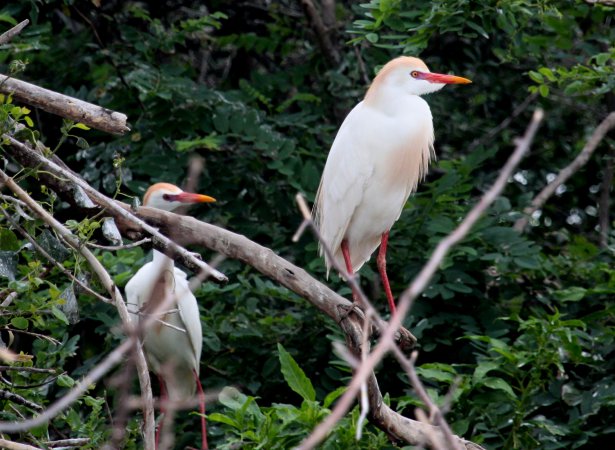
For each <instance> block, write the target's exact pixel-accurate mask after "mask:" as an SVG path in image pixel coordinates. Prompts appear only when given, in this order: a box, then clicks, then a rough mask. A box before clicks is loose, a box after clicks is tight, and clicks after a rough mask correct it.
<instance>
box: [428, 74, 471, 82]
mask: <svg viewBox="0 0 615 450" xmlns="http://www.w3.org/2000/svg"><path fill="white" fill-rule="evenodd" d="M419 78H421V79H422V80H426V81H429V82H430V83H442V84H468V83H471V82H472V80H468V79H467V78H463V77H458V76H457V75H444V74H442V73H431V72H423V73H421V74H420V76H419Z"/></svg>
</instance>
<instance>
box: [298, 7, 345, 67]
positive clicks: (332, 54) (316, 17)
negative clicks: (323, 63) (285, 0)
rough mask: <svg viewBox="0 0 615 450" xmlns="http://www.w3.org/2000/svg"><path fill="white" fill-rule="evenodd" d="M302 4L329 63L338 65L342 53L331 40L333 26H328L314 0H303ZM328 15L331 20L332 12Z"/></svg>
mask: <svg viewBox="0 0 615 450" xmlns="http://www.w3.org/2000/svg"><path fill="white" fill-rule="evenodd" d="M329 3H331V2H329ZM301 4H302V5H303V8H304V10H305V13H306V15H307V16H308V19H309V21H310V23H311V24H312V29H313V30H314V34H315V35H316V40H317V41H318V45H319V46H320V49H321V50H322V51H323V53H324V54H325V57H326V58H327V61H328V62H329V64H330V65H331V66H337V65H338V64H339V61H340V54H339V52H338V51H337V48H335V46H334V45H333V42H332V41H331V28H327V26H326V25H325V23H324V22H323V19H322V18H321V17H320V13H319V12H318V9H317V8H316V5H314V2H313V1H312V0H301ZM326 17H327V20H330V14H327V15H326Z"/></svg>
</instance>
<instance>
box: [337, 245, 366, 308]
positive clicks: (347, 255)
mask: <svg viewBox="0 0 615 450" xmlns="http://www.w3.org/2000/svg"><path fill="white" fill-rule="evenodd" d="M341 247H342V255H344V262H345V263H346V272H348V275H350V276H351V277H354V272H353V270H352V262H351V261H350V250H349V249H348V241H347V240H346V239H344V240H343V241H342V245H341ZM352 300H353V301H354V302H355V303H358V304H360V303H361V302H360V301H359V294H358V293H357V292H356V291H355V289H354V288H352Z"/></svg>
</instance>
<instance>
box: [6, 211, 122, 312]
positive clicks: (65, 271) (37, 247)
mask: <svg viewBox="0 0 615 450" xmlns="http://www.w3.org/2000/svg"><path fill="white" fill-rule="evenodd" d="M0 212H1V213H2V214H4V217H6V219H7V220H8V221H9V223H10V224H11V226H12V227H13V228H14V229H15V230H17V231H18V232H19V234H21V235H22V236H23V237H24V238H26V239H27V240H28V242H30V244H32V247H34V249H35V250H36V251H37V252H38V253H40V254H41V255H42V256H43V257H45V258H46V259H47V261H49V262H50V263H52V264H53V265H54V266H56V268H58V269H59V270H60V271H61V272H62V273H63V274H64V275H66V276H67V277H69V278H70V279H71V280H73V281H74V282H75V283H77V284H78V285H79V286H81V287H82V288H83V289H84V290H85V291H86V292H88V293H89V294H91V295H93V296H94V297H96V298H97V299H99V300H101V301H103V302H105V303H111V301H112V300H111V299H108V298H107V297H104V296H102V295H100V294H99V293H98V292H96V291H95V290H93V289H92V288H90V287H89V286H88V285H87V284H85V283H84V282H83V281H81V280H80V279H79V278H77V277H76V276H74V275H73V274H72V273H71V272H70V271H69V270H68V269H66V268H65V267H64V266H63V265H62V264H60V262H59V261H57V260H56V259H55V258H54V257H53V256H51V255H50V254H49V253H47V251H46V250H45V249H44V248H43V247H41V246H40V244H39V243H38V242H36V240H35V239H34V238H33V237H32V236H30V233H28V232H27V231H26V230H25V229H24V228H23V227H22V226H21V225H19V224H18V223H17V222H16V221H15V220H14V219H13V218H12V217H11V216H10V215H9V214H8V212H7V211H6V210H5V209H4V208H2V207H1V206H0Z"/></svg>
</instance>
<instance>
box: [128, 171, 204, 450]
mask: <svg viewBox="0 0 615 450" xmlns="http://www.w3.org/2000/svg"><path fill="white" fill-rule="evenodd" d="M215 201H216V200H215V199H214V198H213V197H209V196H207V195H202V194H193V193H189V192H184V191H182V190H181V189H180V188H178V187H177V186H174V185H172V184H169V183H156V184H154V185H152V186H151V187H150V188H149V189H148V190H147V192H146V193H145V196H144V197H143V205H144V206H149V207H152V208H158V209H162V210H164V211H173V210H174V209H176V208H178V207H179V206H181V205H184V204H187V203H209V202H215ZM125 289H126V301H127V303H128V309H129V311H130V313H131V318H132V320H133V321H135V323H138V321H139V320H142V319H143V318H145V317H147V315H148V314H149V313H151V312H152V311H153V310H155V309H156V308H157V307H158V305H160V304H161V303H162V302H163V301H164V300H165V299H167V298H169V297H173V298H172V300H171V301H170V304H169V307H168V308H163V311H161V312H160V315H159V317H158V320H157V321H156V322H154V323H153V324H152V325H151V326H149V327H148V328H147V330H145V332H144V335H143V349H144V352H145V357H146V359H147V363H148V365H149V368H150V370H151V371H152V372H154V373H155V374H156V375H158V378H159V380H160V392H161V397H163V400H164V397H166V396H167V395H168V399H169V400H170V401H185V400H188V399H191V398H193V397H194V395H195V392H196V390H197V388H198V391H199V405H200V410H201V414H202V415H201V432H202V442H201V448H203V449H206V448H208V447H207V433H206V424H205V418H204V416H203V415H204V414H205V402H204V394H203V388H202V386H201V383H200V380H199V363H200V360H201V350H202V347H203V331H202V328H201V320H200V316H199V307H198V304H197V301H196V298H195V297H194V295H193V294H192V292H191V291H190V287H189V285H188V280H187V276H186V273H185V272H183V271H182V270H180V269H178V268H177V267H175V264H174V262H173V260H172V259H171V258H169V257H168V256H167V255H165V254H164V253H161V252H159V251H157V250H154V251H153V259H152V261H151V262H149V263H147V264H145V265H144V266H143V267H141V268H140V269H139V270H138V271H137V273H136V274H135V275H134V276H133V277H132V278H131V279H130V281H129V282H128V283H127V284H126V288H125ZM163 403H164V402H163ZM163 423H164V417H163V419H162V420H161V421H160V423H159V425H158V430H157V432H156V448H158V444H159V439H160V434H161V430H162V427H163Z"/></svg>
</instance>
